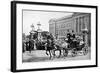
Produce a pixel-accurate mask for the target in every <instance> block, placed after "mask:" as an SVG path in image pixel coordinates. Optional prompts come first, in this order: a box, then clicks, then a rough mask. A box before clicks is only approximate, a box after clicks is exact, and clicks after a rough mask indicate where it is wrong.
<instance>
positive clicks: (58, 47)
mask: <svg viewBox="0 0 100 73" xmlns="http://www.w3.org/2000/svg"><path fill="white" fill-rule="evenodd" d="M54 47H55V49H54V56H55V55H56V54H55V51H59V56H58V58H59V57H61V55H62V51H63V56H67V54H68V51H67V50H66V49H67V48H68V43H66V42H65V41H62V40H55V45H54Z"/></svg>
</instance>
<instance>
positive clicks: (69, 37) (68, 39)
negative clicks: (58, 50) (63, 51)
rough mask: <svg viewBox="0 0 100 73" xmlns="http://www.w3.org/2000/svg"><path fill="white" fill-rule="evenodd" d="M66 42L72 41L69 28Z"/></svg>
mask: <svg viewBox="0 0 100 73" xmlns="http://www.w3.org/2000/svg"><path fill="white" fill-rule="evenodd" d="M66 42H68V43H71V33H70V32H69V29H68V30H67V40H66Z"/></svg>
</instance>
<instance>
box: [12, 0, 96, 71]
mask: <svg viewBox="0 0 100 73" xmlns="http://www.w3.org/2000/svg"><path fill="white" fill-rule="evenodd" d="M11 13H12V16H11V21H12V22H11V34H12V35H11V37H12V38H11V39H12V40H11V46H12V48H11V70H12V72H18V71H19V72H21V71H38V70H54V69H70V68H85V67H97V6H88V5H71V4H57V3H41V2H23V1H22V2H20V1H12V10H11Z"/></svg>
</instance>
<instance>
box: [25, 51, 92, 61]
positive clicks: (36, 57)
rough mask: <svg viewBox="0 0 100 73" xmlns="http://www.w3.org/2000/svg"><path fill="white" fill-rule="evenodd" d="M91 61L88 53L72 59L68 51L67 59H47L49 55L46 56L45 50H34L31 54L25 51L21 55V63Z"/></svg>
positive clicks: (79, 54)
mask: <svg viewBox="0 0 100 73" xmlns="http://www.w3.org/2000/svg"><path fill="white" fill-rule="evenodd" d="M58 53H59V52H58V51H56V55H57V56H58V55H59V54H58ZM89 59H91V53H90V51H89V52H88V54H87V55H83V54H82V53H78V54H77V56H75V57H72V56H71V53H70V51H69V54H68V56H67V57H64V56H63V55H62V56H61V57H60V58H58V57H54V58H52V59H50V58H49V55H46V51H45V50H35V51H32V52H31V53H30V52H29V51H26V52H25V53H23V62H40V61H41V62H44V61H68V60H89Z"/></svg>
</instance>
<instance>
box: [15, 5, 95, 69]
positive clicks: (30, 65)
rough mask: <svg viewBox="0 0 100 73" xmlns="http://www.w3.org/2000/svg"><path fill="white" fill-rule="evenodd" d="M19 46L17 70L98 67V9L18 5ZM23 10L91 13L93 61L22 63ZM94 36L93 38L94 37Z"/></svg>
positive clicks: (17, 49)
mask: <svg viewBox="0 0 100 73" xmlns="http://www.w3.org/2000/svg"><path fill="white" fill-rule="evenodd" d="M16 7H17V8H16V9H17V10H16V11H17V16H16V17H17V21H16V23H17V24H16V25H17V27H16V28H17V34H16V38H17V41H16V43H17V45H16V52H17V55H16V58H17V59H16V62H17V65H16V66H17V70H23V69H39V68H53V67H73V66H87V65H96V60H95V58H96V43H95V42H96V39H95V38H96V36H94V35H96V33H95V32H96V25H95V24H96V9H94V8H84V7H83V8H81V7H67V6H66V7H60V6H45V5H28V4H17V6H16ZM22 9H31V10H38V9H39V10H40V9H41V10H49V11H50V10H51V11H66V10H68V11H70V12H75V11H77V12H84V13H91V39H92V41H91V47H92V48H91V60H81V61H80V60H78V61H59V62H35V63H34V62H32V63H22ZM92 35H93V36H92Z"/></svg>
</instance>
